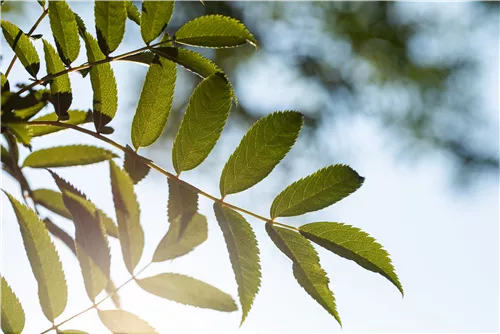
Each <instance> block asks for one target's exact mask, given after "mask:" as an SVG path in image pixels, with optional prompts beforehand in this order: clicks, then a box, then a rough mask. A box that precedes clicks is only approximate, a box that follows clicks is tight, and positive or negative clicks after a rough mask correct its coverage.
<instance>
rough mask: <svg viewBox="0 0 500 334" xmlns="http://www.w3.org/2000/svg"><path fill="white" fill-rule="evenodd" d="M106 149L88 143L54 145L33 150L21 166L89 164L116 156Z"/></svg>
mask: <svg viewBox="0 0 500 334" xmlns="http://www.w3.org/2000/svg"><path fill="white" fill-rule="evenodd" d="M116 157H117V155H116V154H114V153H113V152H111V151H108V150H106V149H103V148H100V147H96V146H90V145H69V146H56V147H51V148H46V149H42V150H39V151H35V152H33V153H31V154H30V155H28V156H27V157H26V159H25V160H24V163H23V167H31V168H47V167H69V166H81V165H89V164H93V163H97V162H101V161H105V160H110V159H113V158H116Z"/></svg>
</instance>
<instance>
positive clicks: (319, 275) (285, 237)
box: [266, 224, 342, 326]
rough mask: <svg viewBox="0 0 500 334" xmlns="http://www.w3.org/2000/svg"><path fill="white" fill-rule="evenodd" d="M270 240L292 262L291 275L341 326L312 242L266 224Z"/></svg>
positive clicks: (326, 278) (289, 231)
mask: <svg viewBox="0 0 500 334" xmlns="http://www.w3.org/2000/svg"><path fill="white" fill-rule="evenodd" d="M266 231H267V234H268V235H269V237H270V238H271V240H272V241H273V242H274V244H275V245H276V247H278V248H279V249H280V250H281V251H282V252H283V253H284V254H285V255H286V256H287V257H288V258H290V260H292V262H293V275H294V276H295V279H296V280H297V282H299V284H300V285H301V286H302V287H303V288H304V290H306V292H307V293H308V294H309V295H310V296H311V297H312V298H313V299H314V300H316V301H317V302H318V303H319V304H320V305H321V306H322V307H323V308H324V309H325V310H326V311H327V312H328V313H330V314H331V315H332V316H333V317H334V318H335V319H336V320H337V321H338V323H339V324H340V325H341V326H342V322H341V321H340V317H339V315H338V313H337V307H336V305H335V298H334V297H333V292H332V291H331V290H330V288H329V287H328V283H329V279H328V277H327V276H326V273H325V271H324V270H323V268H321V265H320V263H319V257H318V253H316V250H315V249H314V247H313V246H312V244H311V243H310V242H309V240H307V239H306V238H304V237H303V236H301V235H300V234H299V233H297V232H294V231H292V230H289V229H285V228H281V227H277V226H273V225H271V224H266Z"/></svg>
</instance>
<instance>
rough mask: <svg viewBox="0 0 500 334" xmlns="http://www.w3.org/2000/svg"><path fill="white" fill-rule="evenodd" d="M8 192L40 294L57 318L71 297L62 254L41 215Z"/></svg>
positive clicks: (47, 312)
mask: <svg viewBox="0 0 500 334" xmlns="http://www.w3.org/2000/svg"><path fill="white" fill-rule="evenodd" d="M4 192H5V191H4ZM5 194H6V195H7V197H8V198H9V200H10V202H11V204H12V207H13V208H14V211H15V213H16V217H17V221H18V223H19V227H20V228H21V235H22V237H23V242H24V248H25V249H26V253H27V254H28V259H29V261H30V264H31V269H32V270H33V274H34V275H35V278H36V280H37V282H38V298H39V299H40V305H41V306H42V311H43V314H44V315H45V317H47V319H48V320H50V321H51V322H54V320H55V318H57V317H58V316H59V315H60V314H61V313H62V312H63V311H64V309H65V307H66V303H67V301H68V286H67V285H66V279H65V278H64V272H63V269H62V265H61V261H60V259H59V255H58V254H57V251H56V248H55V246H54V244H53V243H52V240H51V239H50V236H49V232H48V231H47V228H46V227H45V224H44V223H43V222H42V220H41V219H40V218H39V217H38V215H37V214H36V213H35V212H34V211H33V210H31V209H30V208H28V207H27V206H25V205H23V204H21V203H19V201H17V200H16V199H15V198H14V197H13V196H12V195H10V194H9V193H7V192H5Z"/></svg>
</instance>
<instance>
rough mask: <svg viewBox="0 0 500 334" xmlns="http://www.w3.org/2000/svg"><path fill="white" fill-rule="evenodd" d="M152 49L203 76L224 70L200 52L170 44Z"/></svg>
mask: <svg viewBox="0 0 500 334" xmlns="http://www.w3.org/2000/svg"><path fill="white" fill-rule="evenodd" d="M151 50H152V51H153V52H154V53H156V54H157V55H160V56H162V57H164V58H166V59H169V60H171V61H173V62H175V63H177V64H179V65H181V66H182V67H184V68H185V69H187V70H189V71H191V72H193V73H195V74H197V75H199V76H200V77H202V78H206V77H208V76H211V75H212V74H215V73H217V72H222V70H221V69H220V68H219V67H218V66H217V65H215V63H213V62H212V61H211V60H209V59H207V58H205V57H203V56H202V55H201V54H199V53H198V52H194V51H191V50H186V49H181V48H174V47H168V46H164V47H158V48H153V49H151Z"/></svg>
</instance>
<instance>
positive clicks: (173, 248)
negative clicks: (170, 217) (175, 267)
mask: <svg viewBox="0 0 500 334" xmlns="http://www.w3.org/2000/svg"><path fill="white" fill-rule="evenodd" d="M180 232H181V217H180V216H178V217H177V218H176V219H175V220H174V221H172V222H171V223H170V227H169V229H168V232H167V234H166V235H165V236H164V237H163V239H162V240H161V241H160V244H159V245H158V247H157V248H156V251H155V254H154V256H153V262H162V261H167V260H172V259H175V258H177V257H180V256H182V255H185V254H187V253H189V252H191V251H192V250H193V249H194V248H196V247H197V246H199V245H200V244H202V243H203V242H204V241H205V240H207V237H208V226H207V218H206V217H205V216H203V215H200V214H199V213H196V214H195V215H194V216H192V218H191V220H190V221H189V222H188V223H187V226H186V227H185V229H184V231H183V233H182V235H181V234H180ZM179 236H180V237H179Z"/></svg>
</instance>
